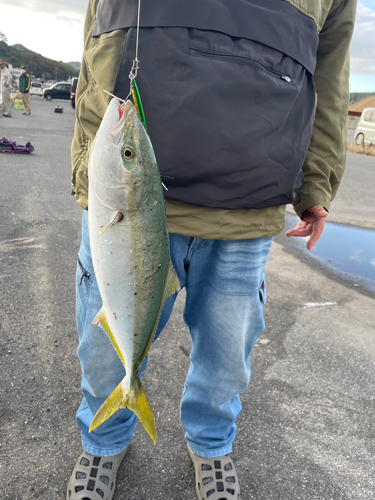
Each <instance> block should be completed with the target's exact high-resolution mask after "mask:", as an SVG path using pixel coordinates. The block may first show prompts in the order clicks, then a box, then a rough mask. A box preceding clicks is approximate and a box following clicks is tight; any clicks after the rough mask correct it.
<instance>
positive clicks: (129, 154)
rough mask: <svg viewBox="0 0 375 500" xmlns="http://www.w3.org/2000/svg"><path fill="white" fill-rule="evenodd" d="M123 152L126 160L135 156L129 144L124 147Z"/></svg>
mask: <svg viewBox="0 0 375 500" xmlns="http://www.w3.org/2000/svg"><path fill="white" fill-rule="evenodd" d="M122 154H123V156H124V158H125V160H131V159H132V158H134V151H133V150H132V149H131V148H130V147H129V146H125V147H124V148H123V150H122Z"/></svg>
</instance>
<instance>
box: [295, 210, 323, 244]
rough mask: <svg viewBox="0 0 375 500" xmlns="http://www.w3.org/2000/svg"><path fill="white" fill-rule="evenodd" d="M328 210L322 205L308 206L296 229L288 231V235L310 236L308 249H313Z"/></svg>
mask: <svg viewBox="0 0 375 500" xmlns="http://www.w3.org/2000/svg"><path fill="white" fill-rule="evenodd" d="M327 216H328V212H327V211H326V210H325V208H323V206H322V205H315V206H314V207H311V208H308V209H307V210H305V211H304V212H303V214H302V220H301V222H299V223H298V224H297V225H296V227H295V228H294V229H289V231H287V232H286V235H287V236H310V239H309V241H308V242H307V250H312V249H313V248H314V245H315V243H316V242H317V241H318V239H319V238H320V236H321V234H322V232H323V229H324V224H325V220H326V217H327Z"/></svg>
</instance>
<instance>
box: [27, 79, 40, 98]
mask: <svg viewBox="0 0 375 500" xmlns="http://www.w3.org/2000/svg"><path fill="white" fill-rule="evenodd" d="M29 94H30V95H40V97H43V87H42V84H41V83H40V82H31V85H30V90H29Z"/></svg>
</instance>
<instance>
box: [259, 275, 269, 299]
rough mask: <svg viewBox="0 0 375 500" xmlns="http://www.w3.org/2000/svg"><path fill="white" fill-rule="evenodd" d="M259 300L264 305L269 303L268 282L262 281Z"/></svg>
mask: <svg viewBox="0 0 375 500" xmlns="http://www.w3.org/2000/svg"><path fill="white" fill-rule="evenodd" d="M259 298H260V301H261V302H262V304H263V305H264V304H265V303H266V302H267V287H266V280H262V283H261V284H260V287H259Z"/></svg>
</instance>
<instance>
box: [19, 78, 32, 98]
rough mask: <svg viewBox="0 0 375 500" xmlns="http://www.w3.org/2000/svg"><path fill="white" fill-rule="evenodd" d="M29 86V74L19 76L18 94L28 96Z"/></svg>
mask: <svg viewBox="0 0 375 500" xmlns="http://www.w3.org/2000/svg"><path fill="white" fill-rule="evenodd" d="M30 85H31V78H30V75H29V73H24V74H22V75H21V76H20V92H21V94H28V92H29V90H30Z"/></svg>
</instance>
